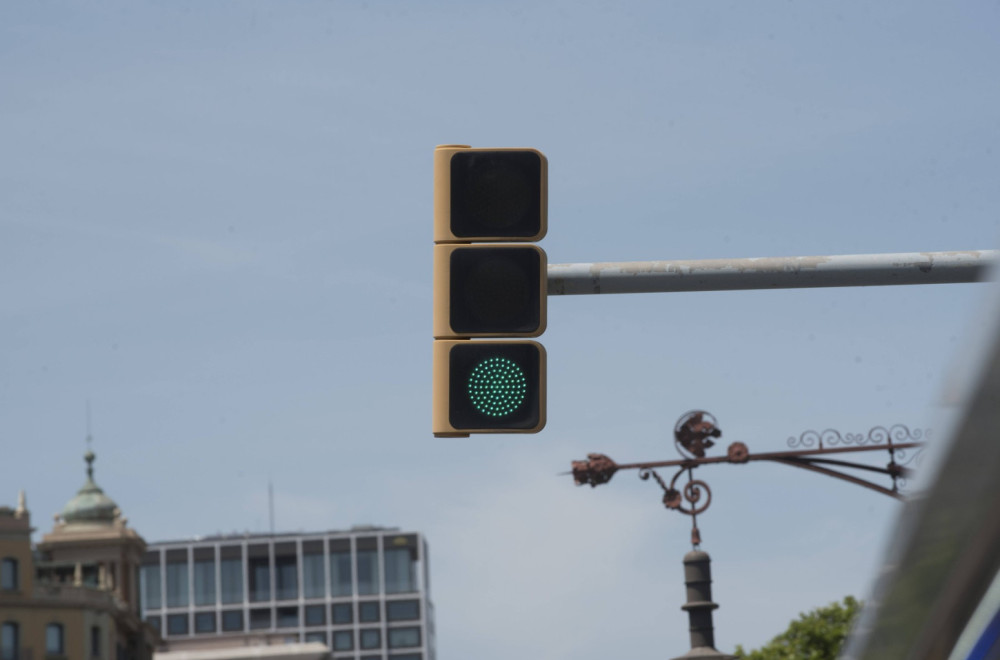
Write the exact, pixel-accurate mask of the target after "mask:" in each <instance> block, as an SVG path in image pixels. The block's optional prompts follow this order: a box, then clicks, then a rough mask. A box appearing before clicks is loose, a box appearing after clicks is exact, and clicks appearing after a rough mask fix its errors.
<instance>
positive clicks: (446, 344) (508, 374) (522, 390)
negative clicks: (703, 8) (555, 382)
mask: <svg viewBox="0 0 1000 660" xmlns="http://www.w3.org/2000/svg"><path fill="white" fill-rule="evenodd" d="M434 369H435V374H434V389H435V391H434V396H433V400H434V410H433V415H432V416H433V420H432V425H433V431H434V435H436V436H445V437H447V436H466V435H468V434H469V433H537V432H538V431H540V430H541V429H542V427H544V426H545V348H544V347H543V346H542V345H541V344H539V343H538V342H534V341H496V342H492V341H463V340H455V341H441V340H439V341H435V342H434ZM439 371H440V372H441V373H438V372H439Z"/></svg>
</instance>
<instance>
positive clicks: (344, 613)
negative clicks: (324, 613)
mask: <svg viewBox="0 0 1000 660" xmlns="http://www.w3.org/2000/svg"><path fill="white" fill-rule="evenodd" d="M332 609H333V616H332V617H331V620H332V621H333V622H334V623H352V622H353V621H354V616H353V612H352V611H351V604H350V603H334V604H333V606H332Z"/></svg>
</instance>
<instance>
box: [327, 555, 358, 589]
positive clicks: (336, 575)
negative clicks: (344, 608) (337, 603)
mask: <svg viewBox="0 0 1000 660" xmlns="http://www.w3.org/2000/svg"><path fill="white" fill-rule="evenodd" d="M330 595H331V596H352V595H354V586H353V582H352V579H351V551H350V550H338V551H336V552H334V551H332V550H331V552H330Z"/></svg>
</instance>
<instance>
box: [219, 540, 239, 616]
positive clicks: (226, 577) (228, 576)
mask: <svg viewBox="0 0 1000 660" xmlns="http://www.w3.org/2000/svg"><path fill="white" fill-rule="evenodd" d="M238 549H239V548H237V550H238ZM219 578H220V580H221V582H222V603H223V604H224V605H231V604H233V603H242V602H243V559H241V558H240V557H236V558H230V559H226V558H223V559H222V561H221V562H219Z"/></svg>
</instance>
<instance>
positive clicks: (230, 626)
mask: <svg viewBox="0 0 1000 660" xmlns="http://www.w3.org/2000/svg"><path fill="white" fill-rule="evenodd" d="M242 630H243V610H222V631H223V632H239V631H242Z"/></svg>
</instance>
